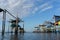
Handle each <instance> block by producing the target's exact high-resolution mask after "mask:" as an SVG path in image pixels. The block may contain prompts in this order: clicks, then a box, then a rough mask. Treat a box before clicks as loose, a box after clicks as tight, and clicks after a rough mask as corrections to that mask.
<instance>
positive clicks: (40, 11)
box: [40, 6, 53, 12]
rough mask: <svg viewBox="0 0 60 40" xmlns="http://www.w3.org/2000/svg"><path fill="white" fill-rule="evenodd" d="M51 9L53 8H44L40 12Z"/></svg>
mask: <svg viewBox="0 0 60 40" xmlns="http://www.w3.org/2000/svg"><path fill="white" fill-rule="evenodd" d="M51 8H53V6H48V7H46V8H43V9H42V10H41V11H40V12H44V11H46V10H48V9H51Z"/></svg>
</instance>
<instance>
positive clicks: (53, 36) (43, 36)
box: [0, 33, 60, 40]
mask: <svg viewBox="0 0 60 40" xmlns="http://www.w3.org/2000/svg"><path fill="white" fill-rule="evenodd" d="M0 40H60V33H24V34H18V35H15V34H13V33H5V35H3V36H2V35H1V33H0Z"/></svg>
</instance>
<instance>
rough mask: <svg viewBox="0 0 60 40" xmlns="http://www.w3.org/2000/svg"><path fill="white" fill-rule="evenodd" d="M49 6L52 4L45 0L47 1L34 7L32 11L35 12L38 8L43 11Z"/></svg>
mask: <svg viewBox="0 0 60 40" xmlns="http://www.w3.org/2000/svg"><path fill="white" fill-rule="evenodd" d="M50 8H52V6H51V5H50V4H49V2H47V3H44V4H42V5H40V6H39V7H35V9H34V10H33V11H32V13H33V14H35V12H37V11H39V10H40V11H42V12H43V11H45V10H47V9H50Z"/></svg>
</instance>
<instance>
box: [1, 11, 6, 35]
mask: <svg viewBox="0 0 60 40" xmlns="http://www.w3.org/2000/svg"><path fill="white" fill-rule="evenodd" d="M5 21H6V11H5V10H4V11H3V20H2V35H4V32H5Z"/></svg>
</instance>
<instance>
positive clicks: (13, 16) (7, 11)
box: [5, 9, 16, 18]
mask: <svg viewBox="0 0 60 40" xmlns="http://www.w3.org/2000/svg"><path fill="white" fill-rule="evenodd" d="M5 10H6V9H5ZM6 12H8V11H7V10H6ZM8 14H9V15H11V16H12V17H14V18H16V17H15V16H14V15H12V14H11V13H10V12H8Z"/></svg>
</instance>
